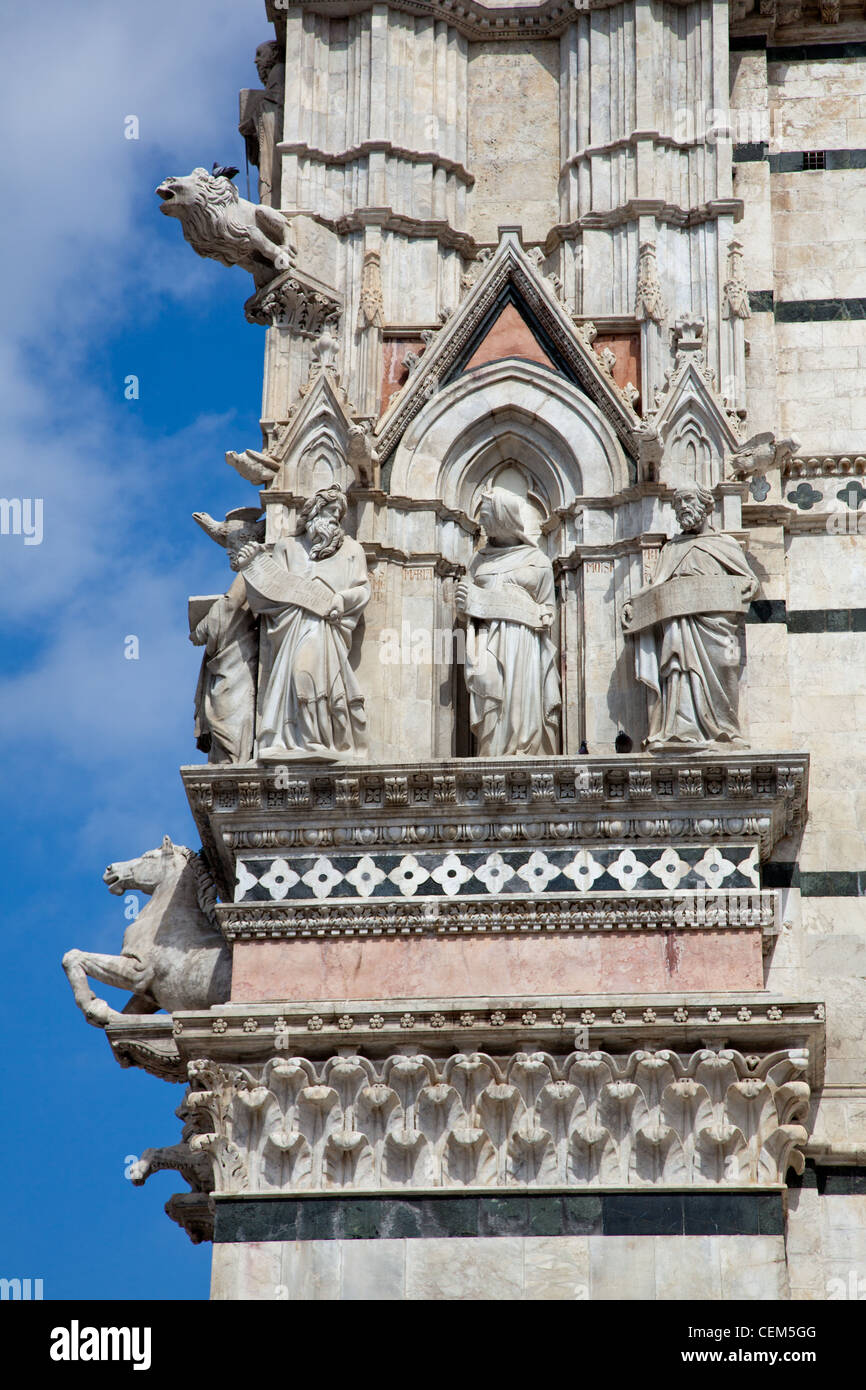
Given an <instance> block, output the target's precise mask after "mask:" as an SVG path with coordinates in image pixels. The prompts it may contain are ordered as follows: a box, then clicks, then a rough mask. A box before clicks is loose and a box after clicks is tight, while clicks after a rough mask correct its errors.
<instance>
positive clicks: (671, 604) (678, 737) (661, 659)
mask: <svg viewBox="0 0 866 1390" xmlns="http://www.w3.org/2000/svg"><path fill="white" fill-rule="evenodd" d="M674 511H675V513H676V518H677V521H678V523H679V525H680V528H681V534H680V535H679V536H675V537H674V539H673V540H670V541H668V543H667V545H665V546H664V547H663V549H662V552H661V556H660V558H659V563H658V569H657V570H656V574H655V578H654V580H653V583H652V584H650V585H648V586H647V587H646V588H644V589H641V590H640V591H639V592H638V593H637V594H635V595H634V597H633V599H632V600H631V602H629V603H627V604H626V605H625V606H624V608H623V614H622V622H623V627H624V629H625V631H626V632H628V633H634V634H635V635H636V638H637V640H636V644H635V647H636V649H635V668H636V673H637V678H638V680H639V681H642V682H643V684H644V685H646V686H647V687H648V689H649V737H648V738H647V741H646V747H647V748H648V749H650V750H651V751H658V750H660V749H665V748H676V747H679V746H681V745H684V744H686V745H696V744H697V745H701V744H707V743H728V744H739V745H740V746H742V745H743V739H742V737H741V735H740V726H739V722H738V718H737V705H738V683H739V665H740V639H739V624H740V621H741V616H740V615H741V614H742V613H743V612H744V611H745V609H746V608H747V607H748V604H749V601H750V600H751V599H752V598H753V597H754V595H755V594H756V593H757V591H758V580H757V578H756V576H755V574H754V572H753V570H752V568H751V566H750V565H749V562H748V560H747V559H746V556H745V554H744V553H743V548H742V546H741V545H740V544H739V542H738V541H736V540H734V538H733V536H725V535H721V534H720V533H719V532H717V531H715V530H714V529H713V527H712V526H711V525H710V520H709V518H710V517H711V515H712V511H713V494H712V493H711V492H708V491H707V489H706V488H703V487H701V486H699V485H698V484H696V483H691V484H689V485H688V486H686V487H682V488H680V489H679V490H678V491H677V492H676V493H675V494H674Z"/></svg>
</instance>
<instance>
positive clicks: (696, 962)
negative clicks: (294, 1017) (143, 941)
mask: <svg viewBox="0 0 866 1390" xmlns="http://www.w3.org/2000/svg"><path fill="white" fill-rule="evenodd" d="M761 988H763V971H762V967H761V933H760V930H759V929H754V930H743V931H718V932H712V931H701V932H695V931H673V932H658V931H647V932H607V933H605V934H604V935H601V934H597V933H592V934H589V933H586V934H577V933H575V934H574V935H573V936H531V937H530V936H508V937H503V936H496V937H489V936H467V937H458V938H447V937H446V938H444V939H443V938H441V937H413V938H411V939H409V940H407V939H406V938H384V939H383V938H381V937H380V938H378V939H376V940H369V939H367V940H359V939H358V938H357V937H343V938H337V939H334V940H330V941H310V940H292V941H239V942H237V943H236V944H235V948H234V969H233V978H232V1000H233V1001H237V1002H242V1003H252V1002H254V1001H261V1002H267V1001H269V1000H278V999H285V1000H301V999H304V1000H307V999H309V1000H316V999H416V998H418V999H420V998H430V997H439V996H443V997H446V998H457V999H459V998H466V997H471V996H474V995H533V994H598V993H610V994H630V993H651V992H656V993H664V992H668V991H673V992H679V991H682V990H716V989H718V990H752V989H761Z"/></svg>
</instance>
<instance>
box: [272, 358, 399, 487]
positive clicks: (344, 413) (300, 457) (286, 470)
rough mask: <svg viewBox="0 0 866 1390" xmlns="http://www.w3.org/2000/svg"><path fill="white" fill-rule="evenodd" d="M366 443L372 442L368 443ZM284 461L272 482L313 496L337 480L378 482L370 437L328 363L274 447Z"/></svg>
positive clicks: (343, 482) (346, 484)
mask: <svg viewBox="0 0 866 1390" xmlns="http://www.w3.org/2000/svg"><path fill="white" fill-rule="evenodd" d="M365 444H366V446H367V447H365ZM273 458H274V460H275V461H276V463H277V464H278V470H277V473H276V475H275V477H274V481H273V484H272V487H273V488H274V489H275V490H277V491H282V492H288V493H291V494H293V495H294V496H297V497H309V496H311V495H312V494H313V493H314V492H316V491H318V489H319V488H324V487H330V486H331V485H332V484H334V483H336V484H338V486H340V487H342V488H344V489H345V488H347V487H349V485H350V484H351V483H352V482H355V481H356V480H357V481H358V482H361V483H362V484H369V483H370V482H371V481H372V471H373V464H374V462H375V459H374V458H372V457H371V452H370V449H369V436H368V434H367V431H366V430H364V429H363V427H362V426H360V425H358V424H357V423H356V422H355V421H354V420H353V418H352V414H351V409H350V407H349V405H348V402H347V401H346V399H345V396H344V393H343V392H342V391H341V390H340V386H339V382H338V379H337V375H336V373H335V372H334V371H333V370H331V369H330V368H327V367H325V368H322V369H321V370H320V371H319V372H318V374H317V375H316V376H315V377H314V379H313V382H312V384H311V385H310V386H309V388H308V389H307V392H306V394H305V396H304V398H303V401H302V402H301V404H300V406H298V408H297V410H296V411H295V413H294V415H293V416H292V418H291V420H290V421H289V424H288V425H287V426H286V427H285V430H284V432H283V433H282V435H281V436H280V439H279V442H278V443H277V445H276V447H275V448H274V451H273Z"/></svg>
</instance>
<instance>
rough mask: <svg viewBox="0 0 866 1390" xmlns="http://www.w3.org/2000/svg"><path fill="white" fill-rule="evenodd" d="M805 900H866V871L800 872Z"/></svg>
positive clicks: (830, 870)
mask: <svg viewBox="0 0 866 1390" xmlns="http://www.w3.org/2000/svg"><path fill="white" fill-rule="evenodd" d="M800 892H801V893H802V895H803V897H804V898H866V869H861V870H857V869H825V870H822V871H821V872H806V871H805V870H804V869H801V870H800Z"/></svg>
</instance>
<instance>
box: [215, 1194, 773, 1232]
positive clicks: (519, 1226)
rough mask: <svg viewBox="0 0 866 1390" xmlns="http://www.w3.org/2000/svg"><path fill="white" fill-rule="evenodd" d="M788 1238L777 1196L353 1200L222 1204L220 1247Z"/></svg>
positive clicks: (269, 1199) (469, 1196)
mask: <svg viewBox="0 0 866 1390" xmlns="http://www.w3.org/2000/svg"><path fill="white" fill-rule="evenodd" d="M783 1230H784V1224H783V1212H782V1196H781V1193H780V1192H754V1191H751V1192H736V1191H731V1190H730V1189H720V1190H717V1191H703V1192H603V1193H589V1192H573V1193H552V1194H551V1193H546V1192H539V1193H531V1194H530V1193H518V1192H507V1193H501V1194H495V1195H493V1194H491V1195H490V1196H481V1195H478V1194H475V1193H466V1194H460V1193H456V1194H452V1193H449V1194H447V1195H446V1194H443V1195H442V1196H438V1195H437V1196H425V1197H412V1196H408V1195H407V1196H399V1197H396V1196H376V1195H370V1196H353V1195H351V1194H346V1195H345V1196H341V1197H334V1196H327V1197H319V1196H310V1197H227V1198H218V1199H217V1202H216V1222H215V1229H214V1241H215V1242H216V1243H222V1244H234V1243H237V1242H242V1241H271V1240H394V1239H402V1238H408V1239H424V1238H426V1239H431V1238H433V1239H436V1238H440V1239H441V1238H442V1237H450V1236H476V1237H489V1236H590V1235H606V1236H625V1235H628V1236H664V1235H672V1236H674V1235H675V1236H683V1235H686V1236H701V1235H754V1236H757V1235H782V1233H783Z"/></svg>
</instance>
